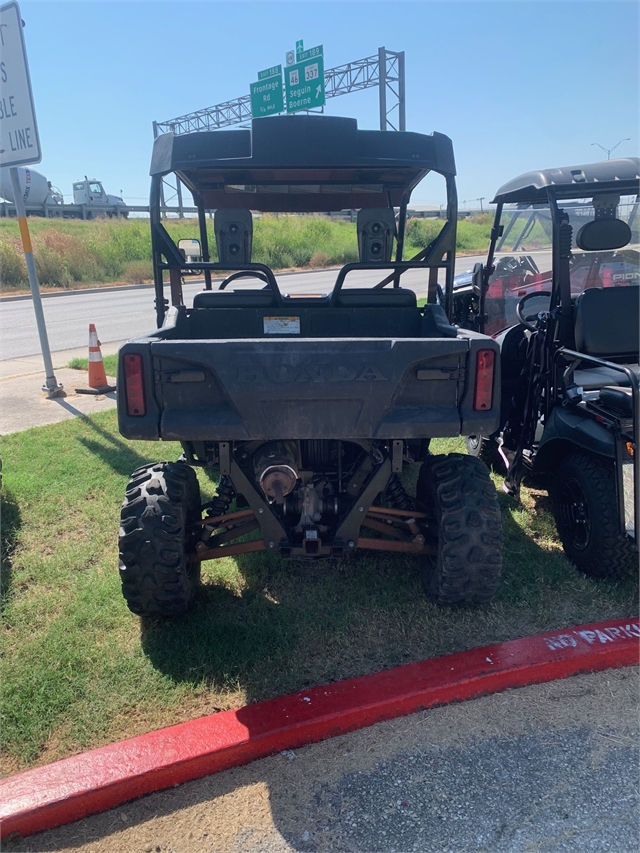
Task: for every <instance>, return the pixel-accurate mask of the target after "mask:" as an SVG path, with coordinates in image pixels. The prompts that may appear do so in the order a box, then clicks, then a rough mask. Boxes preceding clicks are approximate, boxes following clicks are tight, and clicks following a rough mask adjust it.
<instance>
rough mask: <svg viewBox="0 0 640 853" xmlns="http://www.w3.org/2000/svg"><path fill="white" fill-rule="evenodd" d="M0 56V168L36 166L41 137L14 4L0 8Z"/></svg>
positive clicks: (25, 52)
mask: <svg viewBox="0 0 640 853" xmlns="http://www.w3.org/2000/svg"><path fill="white" fill-rule="evenodd" d="M0 55H1V58H0V166H24V165H26V164H27V163H39V162H40V160H41V159H42V155H41V153H40V138H39V137H38V126H37V124H36V112H35V109H34V106H33V95H32V93H31V80H30V78H29V65H28V63H27V51H26V50H25V46H24V36H23V34H22V19H21V17H20V9H19V7H18V4H17V3H16V2H12V3H5V5H4V6H0Z"/></svg>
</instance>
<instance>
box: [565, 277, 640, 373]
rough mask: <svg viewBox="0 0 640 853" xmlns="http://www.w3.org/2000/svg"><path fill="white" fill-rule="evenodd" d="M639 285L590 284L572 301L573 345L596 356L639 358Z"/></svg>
mask: <svg viewBox="0 0 640 853" xmlns="http://www.w3.org/2000/svg"><path fill="white" fill-rule="evenodd" d="M639 291H640V287H638V285H629V286H628V287H593V288H590V289H589V290H585V291H584V293H581V294H580V296H578V298H577V299H576V302H575V305H574V315H573V316H574V331H575V340H576V349H577V350H578V351H579V352H583V353H585V355H592V356H594V357H595V358H616V359H617V358H625V359H628V360H629V361H637V360H638V338H639V333H638V325H639V324H638V312H639V310H640V303H639V301H638V292H639Z"/></svg>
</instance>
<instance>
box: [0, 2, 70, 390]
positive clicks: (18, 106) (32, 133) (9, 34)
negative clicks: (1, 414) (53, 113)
mask: <svg viewBox="0 0 640 853" xmlns="http://www.w3.org/2000/svg"><path fill="white" fill-rule="evenodd" d="M0 46H1V47H2V63H0V166H8V167H9V174H10V176H11V187H12V190H13V199H14V204H15V206H16V214H17V216H18V226H19V228H20V237H21V239H22V248H23V251H24V259H25V263H26V265H27V274H28V276H29V285H30V287H31V296H32V299H33V309H34V311H35V315H36V324H37V326H38V335H39V337H40V348H41V349H42V358H43V361H44V368H45V373H46V381H45V384H44V385H43V386H42V390H43V391H46V392H47V394H48V395H49V396H50V397H56V396H57V395H59V394H60V393H61V392H62V390H63V389H62V385H60V384H58V382H57V381H56V377H55V374H54V372H53V362H52V361H51V351H50V349H49V339H48V337H47V327H46V324H45V320H44V311H43V309H42V299H41V296H40V285H39V283H38V274H37V271H36V265H35V261H34V259H33V251H32V248H31V236H30V234H29V226H28V224H27V214H26V210H25V206H24V198H23V194H22V193H23V191H22V189H21V187H20V179H19V177H18V169H17V166H23V165H26V164H28V163H39V162H40V160H41V159H42V155H41V153H40V138H39V136H38V126H37V124H36V114H35V109H34V106H33V95H32V92H31V79H30V77H29V66H28V64H27V51H26V48H25V44H24V36H23V33H22V18H21V17H20V8H19V6H18V4H17V3H16V2H11V3H6V4H5V5H3V6H0Z"/></svg>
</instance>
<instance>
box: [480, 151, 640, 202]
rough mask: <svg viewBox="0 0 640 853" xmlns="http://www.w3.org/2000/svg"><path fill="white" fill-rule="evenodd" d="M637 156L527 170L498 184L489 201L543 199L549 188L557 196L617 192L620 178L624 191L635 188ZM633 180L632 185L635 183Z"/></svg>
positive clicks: (630, 192) (639, 166)
mask: <svg viewBox="0 0 640 853" xmlns="http://www.w3.org/2000/svg"><path fill="white" fill-rule="evenodd" d="M639 178H640V159H639V158H638V157H625V158H621V159H618V160H602V161H601V162H599V163H588V164H586V165H584V166H561V167H560V168H558V169H544V170H543V171H541V172H526V173H525V174H524V175H520V176H519V177H517V178H513V180H511V181H508V182H507V183H506V184H504V185H503V186H501V187H500V189H499V190H498V192H497V193H496V196H495V198H494V199H493V202H492V204H496V203H497V202H500V201H501V202H504V203H508V202H520V203H528V204H535V203H536V202H544V201H546V200H547V197H548V189H549V188H551V187H553V188H554V194H555V195H556V196H557V197H560V198H587V197H588V196H590V195H591V194H592V193H593V192H594V191H596V192H606V191H612V192H620V191H621V189H622V188H621V187H620V182H621V181H622V182H624V183H625V184H627V186H626V187H625V188H624V189H623V194H624V195H633V194H634V193H637V192H638V180H639ZM634 182H635V187H634Z"/></svg>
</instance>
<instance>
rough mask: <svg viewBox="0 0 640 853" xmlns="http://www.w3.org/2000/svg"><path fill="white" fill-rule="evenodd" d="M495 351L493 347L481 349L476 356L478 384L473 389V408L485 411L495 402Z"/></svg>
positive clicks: (477, 410)
mask: <svg viewBox="0 0 640 853" xmlns="http://www.w3.org/2000/svg"><path fill="white" fill-rule="evenodd" d="M494 364H495V353H494V351H493V350H492V349H481V350H480V351H479V352H478V355H477V356H476V386H475V388H474V390H473V408H474V409H475V411H476V412H485V411H487V409H490V408H491V406H492V404H493V368H494Z"/></svg>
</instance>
